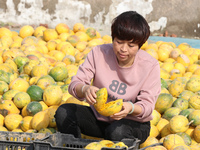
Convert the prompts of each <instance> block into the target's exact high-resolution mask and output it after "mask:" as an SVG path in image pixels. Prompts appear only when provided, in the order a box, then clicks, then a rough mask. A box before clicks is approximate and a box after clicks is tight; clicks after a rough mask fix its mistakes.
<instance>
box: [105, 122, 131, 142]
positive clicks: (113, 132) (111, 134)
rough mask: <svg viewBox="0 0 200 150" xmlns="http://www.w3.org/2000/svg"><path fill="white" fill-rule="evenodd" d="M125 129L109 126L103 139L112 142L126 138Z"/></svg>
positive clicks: (123, 127)
mask: <svg viewBox="0 0 200 150" xmlns="http://www.w3.org/2000/svg"><path fill="white" fill-rule="evenodd" d="M126 132H127V129H126V128H125V126H123V125H121V126H112V125H111V126H109V127H108V128H106V130H105V138H106V139H108V140H112V141H121V140H122V139H123V138H125V137H126Z"/></svg>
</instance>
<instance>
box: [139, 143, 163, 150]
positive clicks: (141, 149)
mask: <svg viewBox="0 0 200 150" xmlns="http://www.w3.org/2000/svg"><path fill="white" fill-rule="evenodd" d="M157 145H163V143H155V144H152V145H149V146H146V147H144V148H140V149H139V150H145V149H146V148H148V147H153V146H157Z"/></svg>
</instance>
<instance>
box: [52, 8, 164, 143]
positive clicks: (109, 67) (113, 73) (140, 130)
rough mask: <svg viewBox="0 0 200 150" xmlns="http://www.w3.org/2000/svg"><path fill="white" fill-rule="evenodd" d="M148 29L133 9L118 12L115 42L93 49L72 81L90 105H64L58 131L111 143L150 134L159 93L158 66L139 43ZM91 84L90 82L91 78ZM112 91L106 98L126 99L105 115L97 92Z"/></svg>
mask: <svg viewBox="0 0 200 150" xmlns="http://www.w3.org/2000/svg"><path fill="white" fill-rule="evenodd" d="M149 35H150V30H149V26H148V23H147V22H146V20H145V19H144V18H143V17H142V16H141V15H140V14H138V13H137V12H135V11H127V12H124V13H122V14H120V15H119V16H117V17H116V18H115V19H114V20H113V23H112V26H111V36H112V40H113V43H112V44H104V45H99V46H96V47H94V48H93V49H92V50H91V51H90V52H89V53H88V55H87V58H86V59H85V62H84V63H83V64H82V65H80V67H79V70H78V72H77V74H76V75H75V76H73V78H72V81H71V83H70V85H69V89H68V90H69V93H70V94H72V95H73V96H74V97H76V98H77V99H79V100H81V101H82V100H86V102H88V103H89V104H90V107H88V106H82V105H77V104H63V105H61V106H60V107H59V108H58V110H57V112H56V115H55V118H56V123H57V127H58V130H59V131H60V132H62V133H67V134H73V135H74V136H75V137H79V138H80V137H81V133H83V134H85V135H88V136H94V137H100V138H104V139H108V140H113V141H120V140H122V139H123V138H138V139H139V140H140V143H143V142H144V141H145V140H146V138H147V137H148V136H149V132H150V120H151V119H152V111H153V109H154V106H155V103H156V100H157V98H158V96H159V94H160V90H161V83H160V66H159V63H158V61H157V60H156V59H154V58H153V57H152V56H150V55H149V54H148V53H146V52H145V51H143V50H140V47H141V46H142V45H143V44H144V43H145V42H146V41H147V39H148V37H149ZM92 80H93V84H92V85H91V81H92ZM104 87H105V88H106V89H107V91H108V101H114V100H116V99H123V108H122V110H121V111H120V112H119V113H116V114H114V115H112V116H109V117H105V116H102V115H100V114H99V113H98V112H97V111H96V110H95V109H94V106H93V105H94V104H95V102H96V100H95V98H96V94H95V93H96V92H97V91H98V90H99V89H100V88H104Z"/></svg>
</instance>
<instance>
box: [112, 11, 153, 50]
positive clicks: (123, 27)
mask: <svg viewBox="0 0 200 150" xmlns="http://www.w3.org/2000/svg"><path fill="white" fill-rule="evenodd" d="M111 36H112V39H113V40H114V38H118V39H119V40H128V41H130V40H133V41H132V42H133V43H135V44H138V45H139V48H140V47H141V46H142V45H143V44H144V43H145V42H146V41H147V39H148V38H149V36H150V27H149V25H148V23H147V21H146V20H145V18H144V17H143V16H142V15H140V14H138V13H137V12H136V11H126V12H123V13H122V14H120V15H119V16H117V17H116V18H114V19H113V22H112V26H111Z"/></svg>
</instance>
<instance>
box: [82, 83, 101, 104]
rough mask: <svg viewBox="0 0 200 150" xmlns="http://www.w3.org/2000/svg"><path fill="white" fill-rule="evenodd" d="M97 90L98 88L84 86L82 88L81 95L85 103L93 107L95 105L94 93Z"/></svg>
mask: <svg viewBox="0 0 200 150" xmlns="http://www.w3.org/2000/svg"><path fill="white" fill-rule="evenodd" d="M98 90H99V88H97V87H95V86H92V85H86V86H85V87H84V88H83V95H84V97H85V99H86V102H87V103H88V104H90V105H94V104H95V103H96V97H97V95H96V92H97V91H98Z"/></svg>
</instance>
